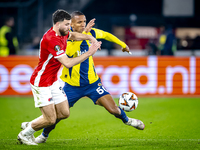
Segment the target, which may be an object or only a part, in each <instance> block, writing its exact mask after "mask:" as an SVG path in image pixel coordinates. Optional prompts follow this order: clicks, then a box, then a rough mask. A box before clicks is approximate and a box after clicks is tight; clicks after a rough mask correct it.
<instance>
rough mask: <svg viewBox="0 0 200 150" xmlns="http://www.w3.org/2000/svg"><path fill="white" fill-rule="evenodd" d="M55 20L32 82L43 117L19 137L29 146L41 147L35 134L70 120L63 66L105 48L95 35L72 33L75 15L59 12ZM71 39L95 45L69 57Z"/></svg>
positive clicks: (43, 42) (44, 43) (68, 66)
mask: <svg viewBox="0 0 200 150" xmlns="http://www.w3.org/2000/svg"><path fill="white" fill-rule="evenodd" d="M52 17H53V27H52V28H51V29H49V30H48V31H47V32H46V33H45V34H44V36H43V38H42V40H41V42H40V53H39V63H38V66H37V67H36V69H35V70H34V72H33V74H32V76H31V79H30V83H31V89H32V92H33V96H34V101H35V107H39V108H40V110H41V112H42V116H40V117H38V118H36V119H35V120H33V121H31V122H29V123H26V122H24V123H22V124H21V128H22V129H23V130H22V131H21V132H20V133H19V134H18V140H19V141H20V142H21V143H23V144H26V145H37V143H35V141H34V138H33V137H34V136H33V134H34V132H36V131H38V130H40V129H43V128H45V127H48V126H50V125H53V124H55V123H56V121H59V120H61V119H65V118H67V117H69V104H68V101H67V97H66V94H65V92H64V91H63V89H62V88H61V86H60V85H59V82H58V80H57V72H58V70H59V68H60V66H61V64H63V65H64V66H65V67H66V68H71V67H72V66H74V65H77V64H78V63H80V62H83V61H84V60H86V59H88V58H89V57H90V56H92V55H93V54H94V53H95V52H96V51H97V49H99V48H100V46H101V42H97V40H96V39H95V38H94V37H93V36H91V35H86V34H80V33H75V32H69V29H70V23H71V15H70V14H69V13H67V12H66V11H64V10H57V11H56V12H55V13H54V14H53V16H52ZM67 39H69V40H90V41H91V42H92V45H91V46H90V47H89V51H87V52H86V53H84V54H83V55H81V56H79V57H75V58H69V57H68V56H67V55H66V54H65V51H66V47H67Z"/></svg>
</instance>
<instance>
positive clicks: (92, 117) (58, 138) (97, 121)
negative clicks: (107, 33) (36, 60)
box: [0, 96, 200, 150]
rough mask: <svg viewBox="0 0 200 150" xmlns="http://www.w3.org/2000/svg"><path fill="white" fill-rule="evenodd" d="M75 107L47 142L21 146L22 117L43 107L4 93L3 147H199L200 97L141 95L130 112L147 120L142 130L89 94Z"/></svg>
mask: <svg viewBox="0 0 200 150" xmlns="http://www.w3.org/2000/svg"><path fill="white" fill-rule="evenodd" d="M115 101H116V102H117V99H115ZM70 112H71V115H70V117H69V118H68V119H66V120H63V121H61V122H60V123H59V124H58V125H57V127H56V129H55V130H54V131H52V133H51V134H50V137H49V139H48V140H47V142H46V143H43V144H39V145H38V146H27V145H21V144H19V143H18V141H17V135H18V133H19V132H20V125H21V122H23V121H31V120H32V119H34V118H36V117H38V116H40V115H41V113H40V110H39V109H38V108H35V107H34V102H33V98H32V97H2V96H1V97H0V149H3V150H7V149H13V150H26V149H44V150H45V149H55V150H58V149H59V150H60V149H63V150H64V149H65V150H82V149H83V150H84V149H91V150H93V149H99V150H101V149H103V150H116V149H117V150H125V149H136V150H151V149H152V150H154V149H158V150H179V149H180V150H184V149H187V150H198V149H200V116H199V115H200V98H144V97H141V98H139V105H138V108H137V109H136V110H134V111H132V112H127V113H126V114H127V115H128V116H129V117H133V118H137V119H140V120H142V121H143V122H144V123H145V125H146V126H145V129H144V130H143V131H140V130H137V129H135V128H133V127H130V126H127V125H124V124H123V123H122V121H121V120H119V119H116V118H115V117H114V116H112V115H110V114H109V113H108V112H107V111H106V110H105V109H104V108H103V107H100V106H96V105H94V104H93V102H92V101H91V100H89V99H88V98H83V99H81V100H80V101H78V103H77V104H75V106H74V107H73V108H71V109H70ZM40 133H41V131H38V132H36V133H35V136H37V135H39V134H40Z"/></svg>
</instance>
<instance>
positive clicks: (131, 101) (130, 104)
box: [118, 92, 138, 111]
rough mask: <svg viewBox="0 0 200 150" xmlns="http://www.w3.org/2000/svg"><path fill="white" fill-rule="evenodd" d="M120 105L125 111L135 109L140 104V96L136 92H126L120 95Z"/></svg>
mask: <svg viewBox="0 0 200 150" xmlns="http://www.w3.org/2000/svg"><path fill="white" fill-rule="evenodd" d="M118 102H119V107H120V108H121V109H123V110H124V111H133V110H135V109H136V108H137V106H138V98H137V96H136V95H135V94H134V93H131V92H126V93H123V94H122V95H120V97H119V101H118Z"/></svg>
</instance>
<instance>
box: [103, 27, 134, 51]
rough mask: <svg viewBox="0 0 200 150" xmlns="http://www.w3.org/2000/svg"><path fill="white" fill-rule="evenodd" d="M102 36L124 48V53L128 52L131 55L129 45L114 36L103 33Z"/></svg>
mask: <svg viewBox="0 0 200 150" xmlns="http://www.w3.org/2000/svg"><path fill="white" fill-rule="evenodd" d="M102 36H103V39H105V40H107V41H110V42H113V43H116V44H118V45H120V46H121V47H122V52H127V53H129V54H131V52H130V50H129V47H128V45H126V44H125V43H124V42H123V41H121V40H120V39H118V38H117V37H116V36H114V35H113V34H111V33H108V32H104V31H102Z"/></svg>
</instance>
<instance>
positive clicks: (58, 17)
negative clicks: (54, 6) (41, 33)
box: [52, 9, 71, 24]
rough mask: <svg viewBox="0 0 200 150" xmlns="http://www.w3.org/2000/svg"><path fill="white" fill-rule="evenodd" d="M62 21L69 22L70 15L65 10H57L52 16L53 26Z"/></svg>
mask: <svg viewBox="0 0 200 150" xmlns="http://www.w3.org/2000/svg"><path fill="white" fill-rule="evenodd" d="M64 19H65V20H71V15H70V14H69V13H68V12H67V11H65V10H62V9H58V10H56V11H55V12H54V13H53V15H52V21H53V24H56V22H60V21H63V20H64Z"/></svg>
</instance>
